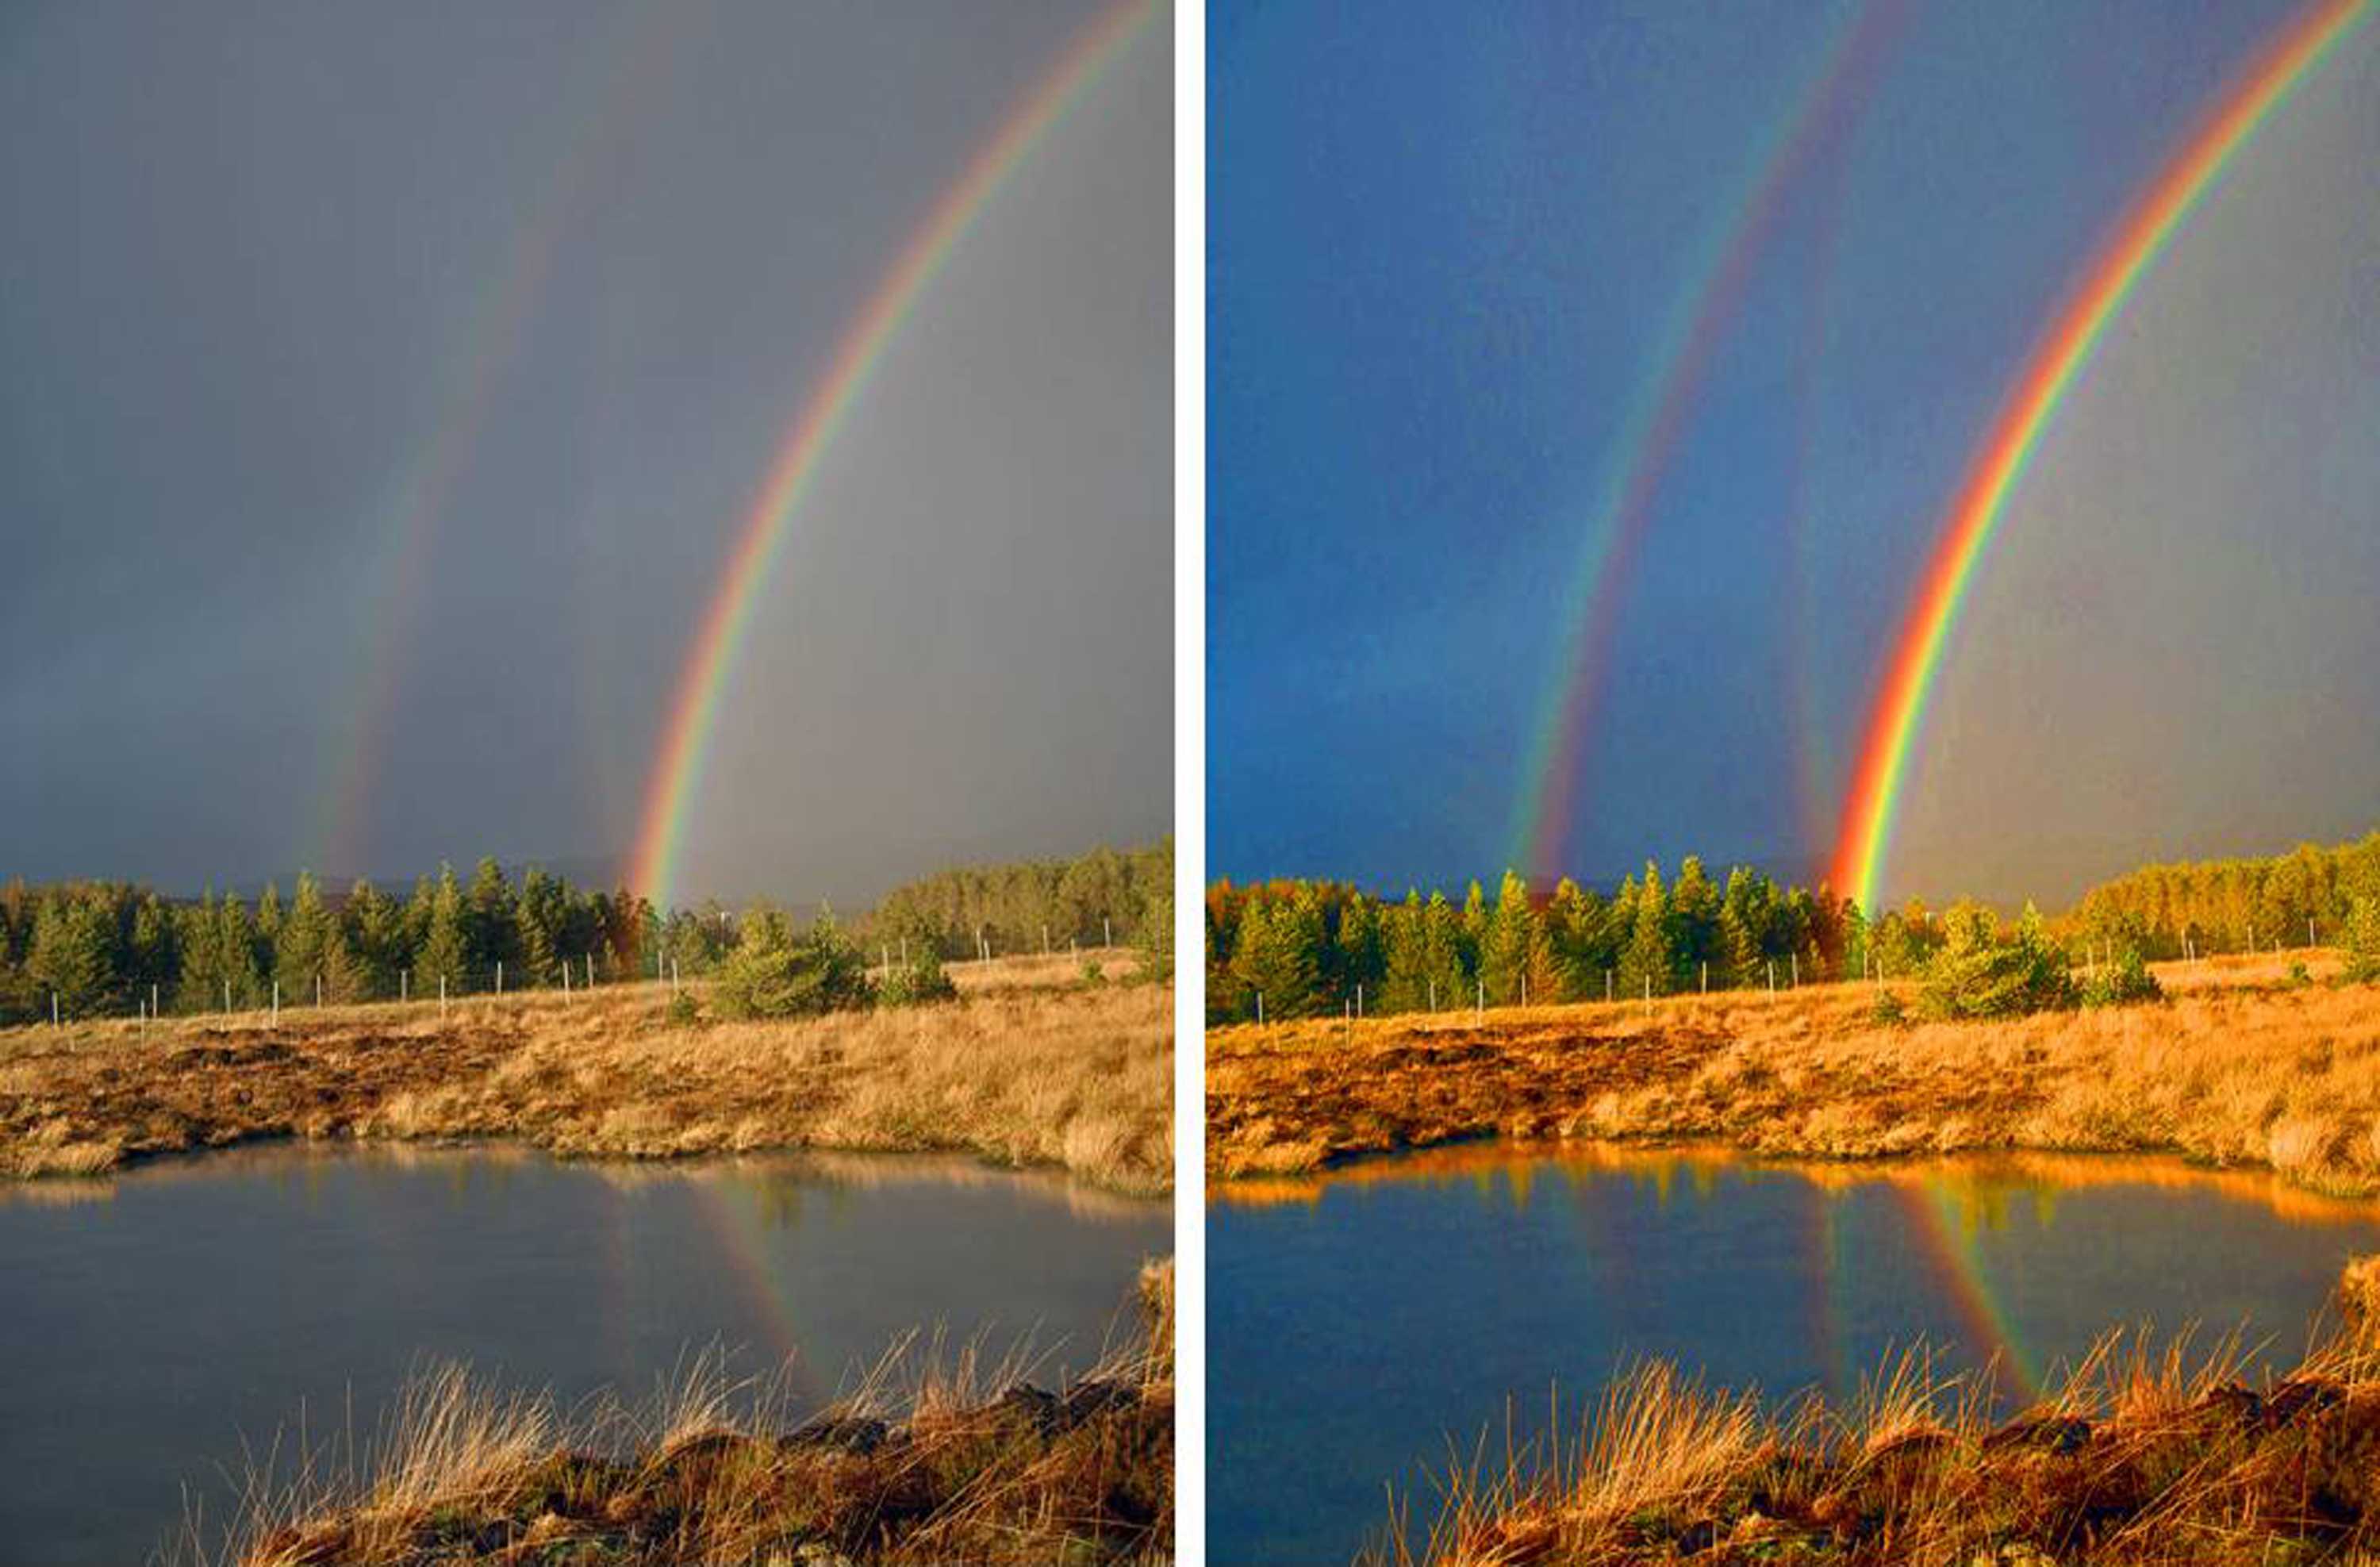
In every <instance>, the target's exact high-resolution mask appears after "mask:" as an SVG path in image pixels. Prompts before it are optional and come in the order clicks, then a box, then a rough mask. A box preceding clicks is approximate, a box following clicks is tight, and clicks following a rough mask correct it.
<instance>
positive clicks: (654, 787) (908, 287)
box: [628, 0, 1158, 906]
mask: <svg viewBox="0 0 2380 1567" xmlns="http://www.w3.org/2000/svg"><path fill="white" fill-rule="evenodd" d="M1157 14H1158V6H1157V3H1156V0H1123V3H1120V4H1116V5H1113V6H1110V7H1109V8H1108V9H1107V10H1106V11H1105V12H1103V13H1101V14H1100V16H1099V18H1097V19H1096V20H1094V21H1093V22H1092V23H1091V24H1090V25H1089V26H1088V27H1087V28H1086V29H1085V30H1083V32H1082V33H1081V34H1080V35H1079V36H1078V37H1077V38H1076V39H1075V41H1074V42H1073V43H1071V44H1070V45H1069V46H1068V47H1067V49H1066V50H1065V52H1064V53H1063V54H1062V55H1060V56H1059V58H1058V59H1057V61H1056V62H1055V63H1054V64H1053V65H1051V66H1050V68H1049V69H1048V70H1047V71H1045V72H1044V73H1043V74H1042V76H1041V78H1040V79H1038V81H1037V82H1036V83H1035V84H1034V85H1033V86H1032V87H1031V88H1030V89H1029V90H1028V91H1026V94H1025V96H1024V97H1023V99H1021V100H1020V101H1019V102H1018V103H1017V105H1016V106H1015V107H1014V109H1013V110H1011V111H1010V113H1009V115H1007V117H1006V118H1005V119H1003V120H1002V122H1001V124H1000V126H999V128H998V129H997V130H996V131H995V132H994V133H993V134H992V136H991V138H990V140H988V141H986V142H985V143H984V144H983V146H982V147H981V149H980V150H979V151H977V153H976V155H975V156H974V158H973V159H971V160H970V161H969V162H968V164H967V165H966V166H965V169H963V170H962V171H961V172H960V174H959V176H958V177H957V178H956V179H954V180H953V182H952V183H951V185H950V186H949V188H946V189H945V190H944V191H943V193H942V195H941V199H940V200H937V201H936V202H935V203H934V205H933V206H932V207H931V208H929V210H928V211H927V213H926V214H925V216H924V217H923V218H922V219H921V220H920V221H919V223H918V224H917V227H916V229H915V230H913V231H912V233H911V235H910V237H909V239H908V242H907V243H906V244H905V246H903V248H902V249H901V251H900V253H899V254H898V255H897V256H896V257H895V259H894V261H893V263H892V266H891V268H890V269H889V270H887V271H886V272H885V273H884V274H883V276H882V278H881V280H880V282H879V283H878V284H877V285H876V287H875V289H874V291H873V292H872V293H870V294H869V296H868V300H867V302H866V303H865V304H864V305H863V306H862V307H861V308H860V310H859V311H858V313H857V314H856V315H855V316H854V317H853V318H852V320H851V323H850V325H849V326H847V327H846V328H845V329H844V334H843V336H842V338H841V339H840V340H839V341H838V343H837V344H836V346H835V350H834V353H833V356H832V359H831V360H830V361H829V363H828V367H827V370H826V373H825V375H824V376H822V377H821V378H820V380H819V381H818V383H816V385H815V386H814V387H813V389H812V390H811V392H810V394H809V395H808V397H807V400H806V401H805V402H804V403H803V405H802V407H801V408H800V410H799V412H798V413H797V414H796V415H795V419H794V422H793V423H792V425H791V426H790V427H789V428H788V429H787V431H786V433H785V436H784V439H783V442H782V443H780V445H779V446H778V449H777V454H776V456H775V458H774V460H773V461H772V462H771V465H770V468H769V470H768V474H767V477H766V479H765V480H763V482H762V483H761V485H760V488H759V493H758V496H757V497H756V498H755V500H754V501H753V504H752V507H751V510H750V511H749V512H748V513H747V516H746V519H745V522H744V525H743V528H742V529H741V531H740V533H739V534H738V536H737V540H736V543H735V549H734V551H733V553H731V554H730V556H729V558H728V562H727V565H726V568H725V569H724V570H723V571H722V573H721V575H720V578H719V585H718V587H717V588H716V589H714V590H713V592H712V594H711V597H710V603H709V606H708V607H707V609H706V610H705V611H704V613H703V616H702V619H701V621H700V623H699V624H698V627H697V630H696V633H695V636H694V639H693V642H692V645H691V647H690V648H689V650H688V651H687V654H686V662H685V663H684V665H683V666H682V668H681V670H680V673H679V675H678V680H677V684H676V686H675V688H674V695H673V698H672V699H671V703H670V709H669V716H668V719H667V721H666V723H665V727H664V732H663V736H662V747H661V753H660V756H659V758H658V759H657V761H656V762H655V765H654V768H653V771H652V774H651V777H650V780H649V782H648V784H647V786H646V790H645V796H644V805H643V810H642V814H641V819H640V825H639V828H638V831H637V842H636V846H635V849H634V851H633V853H632V856H631V859H630V869H629V873H628V884H629V886H630V887H631V888H633V889H634V890H635V891H637V893H641V894H643V895H644V896H646V897H649V898H650V899H651V900H652V901H653V902H654V903H655V904H657V905H664V906H665V905H667V904H668V903H669V902H670V900H671V896H672V893H673V892H674V879H675V875H676V870H677V860H678V854H679V850H680V847H681V844H682V841H683V838H684V835H685V830H686V814H687V811H688V809H689V808H690V806H691V804H692V800H693V796H694V795H695V792H696V790H697V787H698V784H700V781H701V778H702V774H703V769H704V764H705V762H706V760H707V759H708V755H709V749H710V735H711V732H712V728H713V726H714V725H715V723H717V721H718V714H719V706H720V701H721V698H722V696H723V695H724V694H725V691H726V687H727V683H728V676H729V674H730V673H731V672H732V671H733V669H734V667H735V657H736V654H737V652H738V650H739V649H740V648H741V645H742V643H743V640H744V638H745V634H746V632H747V630H748V628H749V627H750V625H751V622H752V614H753V611H754V609H755V607H756V606H757V605H758V603H759V599H760V589H761V588H762V586H763V585H764V584H765V583H766V582H767V581H768V579H769V577H770V570H771V565H773V564H774V562H775V560H776V558H777V555H778V554H779V553H780V550H781V548H782V546H783V542H784V540H785V537H786V533H787V531H788V527H789V525H790V523H791V522H792V520H793V518H794V516H795V514H796V513H798V512H799V510H800V509H801V503H802V500H803V497H804V496H805V495H806V494H807V492H808V490H809V487H810V484H811V481H812V480H814V479H815V477H816V476H817V473H818V469H819V464H820V459H821V458H822V457H823V456H825V454H826V452H827V451H828V450H829V449H830V448H831V447H832V445H833V443H834V439H835V436H836V435H837V434H838V433H839V432H840V431H841V430H842V429H843V427H844V421H845V419H847V417H848V416H849V414H850V412H851V409H852V407H853V405H854V404H856V402H857V401H858V399H859V395H860V394H861V393H862V392H863V391H864V390H865V389H866V387H867V385H868V381H869V378H870V376H871V374H872V372H873V371H874V370H875V369H876V367H877V365H878V364H879V363H880V361H881V360H882V358H883V356H884V351H885V349H886V347H887V346H889V345H890V344H891V343H892V339H893V338H894V337H895V336H896V335H897V334H898V333H899V332H900V329H901V326H902V323H903V322H905V321H906V320H907V319H908V318H909V315H910V312H911V310H912V308H913V307H914V306H915V304H916V302H917V298H918V296H919V295H920V294H921V293H922V292H923V291H924V290H925V288H926V286H927V285H929V284H930V283H931V282H932V281H933V280H934V278H935V277H936V276H937V275H938V274H939V273H941V270H942V267H943V265H944V263H945V262H947V261H949V259H950V256H951V252H952V250H953V248H954V247H955V246H956V245H957V243H958V240H959V238H960V237H961V236H962V235H964V234H965V232H966V230H967V228H968V227H969V226H970V225H972V223H973V222H974V220H975V218H976V217H977V214H978V213H981V212H982V211H983V209H984V207H985V205H986V204H987V203H988V202H989V201H990V200H991V198H992V196H993V195H994V194H995V193H996V192H997V191H998V190H999V189H1000V188H1001V187H1002V185H1003V184H1004V183H1005V182H1006V180H1007V178H1008V176H1010V175H1011V174H1012V173H1014V171H1015V169H1016V167H1017V165H1018V164H1021V163H1022V162H1023V161H1024V160H1025V158H1026V155H1027V154H1028V153H1030V152H1032V151H1033V149H1034V148H1035V147H1036V146H1038V144H1039V143H1040V141H1041V140H1042V139H1043V137H1044V136H1045V135H1047V133H1048V132H1049V131H1050V128H1052V127H1053V126H1055V125H1057V124H1058V123H1059V122H1060V121H1061V120H1062V119H1063V118H1064V117H1065V115H1066V113H1067V111H1068V110H1069V109H1070V108H1072V107H1073V106H1074V105H1075V103H1078V102H1079V101H1080V100H1081V99H1082V97H1083V95H1084V94H1085V92H1086V91H1087V89H1088V88H1089V87H1090V85H1091V84H1092V83H1093V82H1095V81H1096V80H1098V79H1099V76H1100V75H1101V74H1102V73H1103V72H1104V71H1105V70H1106V69H1107V67H1109V66H1110V65H1111V63H1113V61H1114V60H1115V59H1116V58H1117V57H1118V56H1120V55H1122V54H1123V52H1124V50H1125V49H1126V47H1127V46H1128V45H1130V44H1131V43H1132V42H1133V41H1134V40H1135V38H1137V37H1138V36H1140V34H1141V32H1142V31H1143V30H1145V29H1147V26H1148V24H1149V22H1150V21H1151V20H1152V19H1153V18H1155V17H1156V15H1157Z"/></svg>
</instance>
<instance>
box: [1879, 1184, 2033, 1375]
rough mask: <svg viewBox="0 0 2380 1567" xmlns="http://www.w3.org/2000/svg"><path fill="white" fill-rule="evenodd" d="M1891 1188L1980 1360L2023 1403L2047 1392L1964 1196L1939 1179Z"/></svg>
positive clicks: (1889, 1190)
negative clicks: (1994, 1281)
mask: <svg viewBox="0 0 2380 1567" xmlns="http://www.w3.org/2000/svg"><path fill="white" fill-rule="evenodd" d="M1886 1189H1887V1190H1888V1193H1889V1194H1890V1196H1891V1197H1892V1200H1893V1201H1894V1202H1895V1203H1896V1204H1897V1205H1899V1207H1900V1210H1901V1213H1902V1215H1903V1216H1904V1217H1905V1218H1906V1219H1907V1221H1908V1223H1909V1232H1910V1234H1911V1235H1912V1236H1913V1238H1914V1239H1915V1240H1916V1241H1917V1243H1918V1244H1919V1245H1920V1246H1921V1247H1922V1248H1923V1250H1924V1251H1925V1255H1926V1256H1927V1257H1931V1258H1932V1260H1933V1264H1934V1268H1933V1271H1934V1275H1935V1279H1936V1282H1937V1286H1938V1287H1939V1288H1940V1290H1941V1292H1942V1295H1943V1299H1944V1301H1945V1303H1946V1304H1947V1305H1949V1307H1950V1310H1951V1314H1952V1315H1953V1316H1955V1317H1956V1318H1958V1319H1959V1332H1960V1335H1961V1339H1962V1340H1963V1341H1964V1342H1965V1343H1966V1344H1967V1345H1968V1346H1969V1347H1970V1348H1972V1349H1973V1352H1974V1354H1975V1358H1976V1360H1977V1361H1978V1362H1979V1363H1980V1364H1983V1365H1988V1366H1990V1367H1992V1368H1993V1370H1994V1371H1995V1372H1996V1373H1997V1375H1998V1378H1999V1379H2000V1382H2001V1384H2002V1386H2003V1387H2005V1388H2006V1389H2007V1390H2009V1391H2012V1392H2014V1393H2015V1394H2016V1396H2017V1400H2018V1402H2019V1403H2033V1402H2034V1400H2036V1399H2038V1398H2039V1397H2040V1396H2041V1367H2040V1364H2039V1362H2038V1359H2037V1357H2035V1356H2034V1354H2032V1353H2031V1352H2029V1351H2028V1350H2027V1349H2026V1348H2025V1346H2024V1342H2023V1341H2022V1339H2020V1338H2019V1337H2018V1336H2017V1330H2016V1324H2015V1322H2014V1321H2013V1320H2012V1319H2011V1318H2010V1315H2009V1313H2008V1311H2007V1310H2006V1309H2005V1308H2004V1307H2003V1306H2001V1305H2000V1302H1999V1300H1998V1297H1997V1296H1995V1295H1994V1294H1992V1292H1991V1289H1990V1287H1989V1283H1988V1281H1987V1278H1986V1275H1985V1272H1984V1267H1983V1259H1982V1257H1981V1256H1980V1254H1979V1253H1978V1251H1977V1249H1976V1246H1975V1245H1974V1239H1973V1226H1972V1224H1969V1223H1967V1222H1964V1221H1963V1220H1962V1218H1961V1215H1960V1212H1959V1209H1960V1202H1959V1199H1958V1197H1956V1196H1955V1195H1954V1194H1953V1193H1952V1192H1951V1191H1950V1190H1949V1186H1948V1184H1947V1183H1945V1182H1944V1181H1942V1180H1941V1179H1940V1178H1939V1177H1936V1178H1932V1179H1929V1180H1927V1181H1926V1182H1925V1184H1924V1185H1923V1186H1922V1187H1920V1186H1919V1185H1916V1184H1911V1183H1907V1182H1902V1181H1888V1182H1887V1183H1886Z"/></svg>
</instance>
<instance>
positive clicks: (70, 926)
mask: <svg viewBox="0 0 2380 1567" xmlns="http://www.w3.org/2000/svg"><path fill="white" fill-rule="evenodd" d="M114 948H115V930H114V929H113V922H112V921H111V920H110V919H109V918H108V917H107V910H106V906H105V905H103V904H102V903H101V902H100V900H99V899H98V898H97V897H96V896H94V895H92V894H91V893H90V892H89V891H87V890H85V889H82V888H79V887H77V888H66V889H61V890H59V891H58V892H56V893H53V894H52V895H51V896H49V897H47V898H44V899H43V900H42V904H41V906H40V909H39V910H38V912H36V913H35V915H34V916H33V941H32V946H31V948H30V951H29V952H28V954H26V964H25V967H26V970H27V972H28V973H29V974H30V975H31V977H32V979H33V982H34V984H35V985H36V986H37V987H39V989H40V990H46V991H50V992H52V993H54V994H55V996H56V998H57V1004H58V1014H59V1015H60V1016H61V1017H88V1016H91V1015H92V1014H95V1013H97V1012H98V1011H100V1010H101V1009H102V1008H103V1006H105V1005H107V1004H108V1003H109V1002H112V1001H113V999H114V995H115V990H116V978H117V977H116V972H115V951H114Z"/></svg>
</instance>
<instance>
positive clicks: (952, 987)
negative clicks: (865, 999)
mask: <svg viewBox="0 0 2380 1567" xmlns="http://www.w3.org/2000/svg"><path fill="white" fill-rule="evenodd" d="M905 940H906V941H907V942H908V947H909V958H908V960H907V961H906V962H905V963H903V964H902V965H901V966H899V967H897V968H893V969H892V970H890V971H889V972H887V973H886V974H885V976H884V983H883V985H882V986H881V987H880V988H879V989H878V990H877V995H876V999H877V1001H878V1002H879V1003H880V1004H881V1005H884V1006H923V1005H925V1004H926V1003H927V1002H949V1001H956V1000H957V999H958V994H959V988H958V986H957V985H956V984H955V983H953V981H952V979H951V977H950V975H949V973H948V972H947V971H945V970H944V969H943V967H942V954H941V952H940V951H939V950H938V949H937V948H936V947H935V945H934V941H933V937H932V936H931V935H929V934H928V933H926V932H924V931H918V932H917V933H915V934H913V935H911V936H909V937H906V938H905Z"/></svg>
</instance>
